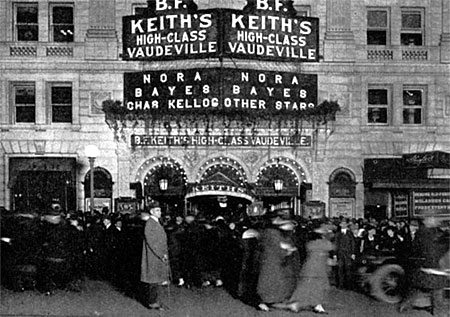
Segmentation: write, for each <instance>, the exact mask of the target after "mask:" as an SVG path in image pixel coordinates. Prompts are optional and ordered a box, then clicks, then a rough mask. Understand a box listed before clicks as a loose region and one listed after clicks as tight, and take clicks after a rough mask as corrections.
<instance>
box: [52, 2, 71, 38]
mask: <svg viewBox="0 0 450 317" xmlns="http://www.w3.org/2000/svg"><path fill="white" fill-rule="evenodd" d="M50 29H51V30H50V36H51V39H50V40H51V41H53V42H73V34H74V25H73V5H71V4H53V5H51V6H50Z"/></svg>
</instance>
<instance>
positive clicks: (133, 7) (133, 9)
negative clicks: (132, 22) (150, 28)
mask: <svg viewBox="0 0 450 317" xmlns="http://www.w3.org/2000/svg"><path fill="white" fill-rule="evenodd" d="M147 8H148V5H147V4H146V3H132V4H131V14H132V15H138V14H137V13H136V9H147Z"/></svg>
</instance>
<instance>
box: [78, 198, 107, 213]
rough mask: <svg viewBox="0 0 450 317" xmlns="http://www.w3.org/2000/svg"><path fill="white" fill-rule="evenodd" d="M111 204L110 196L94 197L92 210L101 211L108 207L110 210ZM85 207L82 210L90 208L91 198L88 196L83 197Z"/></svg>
mask: <svg viewBox="0 0 450 317" xmlns="http://www.w3.org/2000/svg"><path fill="white" fill-rule="evenodd" d="M111 204H112V199H111V198H98V197H95V198H94V210H97V211H102V210H103V208H108V210H109V211H111V210H112V208H111ZM84 205H85V208H84V210H85V211H86V212H87V211H90V210H91V199H90V198H85V204H84Z"/></svg>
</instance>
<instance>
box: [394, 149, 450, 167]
mask: <svg viewBox="0 0 450 317" xmlns="http://www.w3.org/2000/svg"><path fill="white" fill-rule="evenodd" d="M402 158H403V166H404V167H405V168H448V169H450V154H449V153H445V152H440V151H434V152H421V153H412V154H405V155H403V157H402Z"/></svg>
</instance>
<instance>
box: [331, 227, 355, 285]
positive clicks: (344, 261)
mask: <svg viewBox="0 0 450 317" xmlns="http://www.w3.org/2000/svg"><path fill="white" fill-rule="evenodd" d="M339 227H340V228H339V229H338V231H337V232H336V237H335V244H336V255H337V267H338V272H337V273H338V274H337V278H338V281H337V284H338V285H337V286H338V288H342V289H351V288H352V287H353V281H352V266H353V261H354V260H355V258H356V241H355V237H354V235H353V233H352V231H351V230H350V228H349V224H348V222H347V221H346V220H345V219H343V221H341V223H340V225H339Z"/></svg>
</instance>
